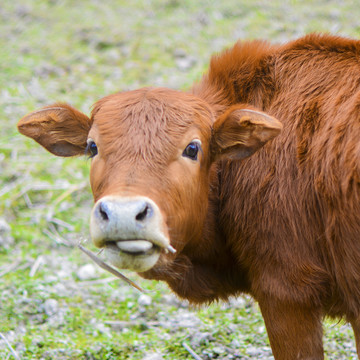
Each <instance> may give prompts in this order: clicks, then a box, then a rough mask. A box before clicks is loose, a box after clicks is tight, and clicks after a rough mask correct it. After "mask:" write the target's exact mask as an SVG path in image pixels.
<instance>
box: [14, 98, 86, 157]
mask: <svg viewBox="0 0 360 360" xmlns="http://www.w3.org/2000/svg"><path fill="white" fill-rule="evenodd" d="M90 128H91V120H90V118H89V117H88V116H86V115H85V114H83V113H81V112H80V111H78V110H76V109H74V108H73V107H71V106H70V105H68V104H53V105H50V106H47V107H44V108H42V109H40V110H37V111H34V112H32V113H30V114H28V115H26V116H24V117H23V118H22V119H21V120H20V121H19V123H18V130H19V132H20V133H21V134H23V135H25V136H28V137H30V138H32V139H34V140H35V141H37V142H38V143H39V144H40V145H42V146H43V147H44V148H45V149H46V150H48V151H50V152H51V153H52V154H54V155H56V156H75V155H82V154H84V152H85V149H86V141H87V137H88V133H89V131H90Z"/></svg>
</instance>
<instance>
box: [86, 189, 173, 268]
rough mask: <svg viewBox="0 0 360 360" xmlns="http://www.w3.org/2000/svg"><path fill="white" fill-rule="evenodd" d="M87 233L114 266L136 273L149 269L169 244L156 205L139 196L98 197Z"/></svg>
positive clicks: (161, 217) (162, 220)
mask: <svg viewBox="0 0 360 360" xmlns="http://www.w3.org/2000/svg"><path fill="white" fill-rule="evenodd" d="M90 233H91V238H92V241H93V242H94V244H95V245H96V246H97V247H99V248H105V253H106V255H107V257H108V259H109V261H110V262H111V263H112V264H113V265H114V266H116V267H118V268H120V269H130V270H134V271H137V272H143V271H146V270H149V269H150V268H152V267H153V266H154V265H155V264H156V262H157V261H158V259H159V256H160V254H161V252H162V250H164V249H165V251H167V250H166V249H168V248H169V246H170V242H169V239H168V236H167V235H166V234H167V232H166V227H165V225H164V219H163V216H162V214H161V212H160V209H159V207H158V206H157V205H156V204H155V202H154V201H152V200H151V199H149V198H147V197H142V196H136V197H121V196H105V197H103V198H101V199H100V200H98V201H97V202H96V204H95V205H94V208H93V211H92V213H91V221H90ZM170 248H171V247H170Z"/></svg>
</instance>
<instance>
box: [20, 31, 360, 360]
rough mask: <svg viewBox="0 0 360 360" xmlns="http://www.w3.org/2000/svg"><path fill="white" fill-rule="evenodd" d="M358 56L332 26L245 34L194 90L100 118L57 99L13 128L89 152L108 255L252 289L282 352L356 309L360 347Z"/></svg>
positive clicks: (131, 264) (202, 285)
mask: <svg viewBox="0 0 360 360" xmlns="http://www.w3.org/2000/svg"><path fill="white" fill-rule="evenodd" d="M359 59H360V42H358V41H353V40H349V39H343V38H339V37H332V36H328V35H326V36H325V35H324V36H320V35H309V36H306V37H304V38H301V39H299V40H296V41H293V42H290V43H288V44H285V45H281V46H272V45H269V44H268V43H266V42H261V41H255V42H244V43H241V42H240V43H237V44H236V45H235V46H234V47H233V48H232V49H230V50H228V51H225V52H224V53H222V54H221V55H219V56H215V57H213V58H212V60H211V64H210V69H209V71H208V73H207V74H206V75H205V76H204V77H203V79H202V80H201V82H200V83H199V84H197V85H196V86H195V87H194V88H193V92H192V94H190V93H182V92H176V91H173V90H168V89H140V90H136V91H130V92H124V93H118V94H114V95H110V96H108V97H105V98H103V99H102V100H100V101H99V102H97V103H96V104H95V107H94V109H93V111H92V116H91V118H88V117H87V116H86V115H84V114H82V113H79V112H78V111H77V110H75V109H73V108H71V107H70V106H68V105H63V104H55V105H52V106H50V107H48V108H44V109H42V110H39V111H37V112H34V113H31V114H29V115H27V116H25V117H24V118H23V119H22V120H21V121H20V123H19V130H20V132H22V133H23V134H25V135H27V136H30V137H32V138H33V139H35V140H36V141H37V142H39V143H40V144H41V145H42V146H44V147H45V148H46V149H48V150H49V151H50V152H52V153H53V154H55V155H59V156H73V155H79V154H82V153H83V152H84V151H85V149H86V152H87V153H88V154H90V156H91V157H92V165H91V175H90V178H91V185H92V190H93V194H94V199H95V201H96V203H95V205H94V208H93V211H92V215H91V236H92V239H93V241H94V243H95V245H97V246H98V247H104V248H105V249H106V250H107V254H108V257H109V260H110V261H111V263H112V264H114V265H116V266H118V267H120V268H129V269H132V270H135V271H138V272H140V273H141V275H142V276H144V277H146V278H152V279H159V280H164V281H166V282H167V283H168V284H169V286H170V287H171V288H172V289H173V291H174V292H175V293H177V294H178V295H179V296H181V297H183V298H186V299H189V300H190V301H191V302H193V303H206V302H210V301H213V300H216V299H227V298H228V297H229V296H231V295H237V294H239V293H241V292H245V293H249V294H251V295H252V296H253V297H254V298H255V299H256V300H257V301H258V302H259V305H260V308H261V311H262V314H263V316H264V319H265V323H266V327H267V331H268V334H269V338H270V342H271V346H272V350H273V353H274V356H275V358H276V359H278V360H279V359H323V356H324V355H323V346H322V325H321V321H322V318H323V317H324V316H330V317H343V318H345V319H346V320H347V321H349V322H351V324H352V326H353V329H354V332H355V338H356V343H357V351H358V355H360V166H359V165H360V164H359V161H360V140H359V139H360V60H359ZM276 119H279V120H280V121H281V123H282V124H283V131H282V132H281V134H280V135H279V136H277V137H276V135H277V134H278V133H279V132H280V130H281V125H280V123H279V122H278V121H277V120H276ZM275 137H276V138H275ZM273 138H275V139H274V140H272V141H269V140H271V139H273ZM268 141H269V142H268ZM267 142H268V143H267ZM265 143H266V144H265ZM264 144H265V146H264V147H263V148H262V149H261V150H259V151H257V152H256V153H255V154H254V155H253V156H252V157H251V158H247V157H248V156H249V155H251V154H253V153H254V152H255V151H256V150H258V149H259V148H261V147H262V146H263V145H264ZM241 159H244V160H242V161H239V160H241ZM170 244H171V246H172V247H174V248H175V249H176V253H171V252H169V251H168V249H170V250H171V249H172V248H171V247H169V245H170Z"/></svg>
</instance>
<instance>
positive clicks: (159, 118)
mask: <svg viewBox="0 0 360 360" xmlns="http://www.w3.org/2000/svg"><path fill="white" fill-rule="evenodd" d="M92 116H93V118H94V120H95V122H96V123H98V124H99V126H103V125H106V124H107V123H108V122H112V123H113V124H112V125H114V126H116V125H117V124H119V123H120V124H122V123H126V122H127V121H128V122H130V123H131V124H138V125H142V126H145V125H148V126H155V127H167V126H171V127H174V126H175V127H176V126H178V127H179V131H181V128H182V127H187V126H191V125H192V124H193V123H198V125H200V126H201V125H203V126H205V127H206V122H210V121H212V120H213V119H212V112H211V109H210V106H209V105H208V104H207V103H206V102H205V101H203V100H201V99H199V98H197V97H195V96H194V95H192V94H190V93H185V92H180V91H175V90H171V89H166V88H143V89H138V90H134V91H127V92H122V93H117V94H112V95H110V96H107V97H105V98H103V99H101V100H99V101H98V102H97V103H96V104H95V105H94V108H93V111H92ZM204 120H205V122H204ZM131 124H129V125H131Z"/></svg>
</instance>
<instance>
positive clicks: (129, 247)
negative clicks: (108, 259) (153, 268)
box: [105, 240, 160, 256]
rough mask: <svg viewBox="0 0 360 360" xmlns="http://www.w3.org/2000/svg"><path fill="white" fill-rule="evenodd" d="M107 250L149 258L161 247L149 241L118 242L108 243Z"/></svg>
mask: <svg viewBox="0 0 360 360" xmlns="http://www.w3.org/2000/svg"><path fill="white" fill-rule="evenodd" d="M105 249H106V250H107V251H111V252H114V253H119V251H120V252H122V253H125V254H128V255H132V256H148V255H151V254H152V253H153V252H155V251H157V250H160V248H159V246H157V245H155V244H153V243H152V242H151V241H149V240H117V241H108V242H107V243H106V244H105Z"/></svg>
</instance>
